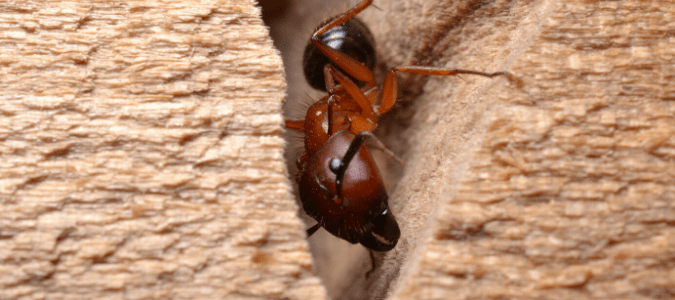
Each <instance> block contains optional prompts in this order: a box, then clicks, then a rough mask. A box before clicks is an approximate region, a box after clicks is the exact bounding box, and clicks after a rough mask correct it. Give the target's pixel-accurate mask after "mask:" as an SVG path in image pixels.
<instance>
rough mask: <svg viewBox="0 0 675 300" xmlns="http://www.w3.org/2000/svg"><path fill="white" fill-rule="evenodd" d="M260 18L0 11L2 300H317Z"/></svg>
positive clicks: (10, 7)
mask: <svg viewBox="0 0 675 300" xmlns="http://www.w3.org/2000/svg"><path fill="white" fill-rule="evenodd" d="M254 4H255V3H254V2H253V1H252V0H251V1H246V0H227V1H200V2H198V3H193V2H185V1H175V2H154V1H125V2H109V1H91V2H87V1H74V2H63V1H16V2H4V3H3V4H0V24H1V25H0V27H1V32H2V34H1V36H0V49H1V50H0V67H1V68H2V75H1V79H0V90H1V91H2V95H1V96H0V298H1V299H45V298H46V299H321V298H325V292H324V289H323V287H321V285H320V282H319V280H318V279H317V278H316V277H314V276H313V275H312V272H311V266H312V263H311V257H310V256H309V254H308V252H307V243H306V242H305V239H304V231H303V229H304V228H303V227H302V225H301V223H300V222H299V221H298V219H297V218H296V211H297V206H296V205H295V203H294V199H293V197H292V196H291V194H290V190H289V184H288V177H287V174H286V173H285V170H284V164H283V156H282V147H283V145H284V140H283V138H282V135H281V134H282V130H281V124H282V118H281V115H280V109H281V102H282V100H283V98H284V89H285V83H284V80H283V69H282V66H281V60H280V58H279V55H278V53H277V52H276V51H275V50H274V49H273V48H272V43H271V41H270V39H269V37H268V32H267V30H266V28H265V27H264V26H263V24H262V22H261V20H260V10H259V9H258V8H256V7H255V6H254Z"/></svg>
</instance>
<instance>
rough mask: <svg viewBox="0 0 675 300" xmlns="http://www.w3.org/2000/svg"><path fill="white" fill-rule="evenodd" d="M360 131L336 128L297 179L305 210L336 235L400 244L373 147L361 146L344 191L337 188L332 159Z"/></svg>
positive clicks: (379, 245)
mask: <svg viewBox="0 0 675 300" xmlns="http://www.w3.org/2000/svg"><path fill="white" fill-rule="evenodd" d="M355 136H356V135H354V134H353V133H351V132H349V131H340V132H337V133H336V134H334V135H333V136H331V137H330V139H328V141H326V143H325V144H324V145H323V147H321V148H320V149H319V150H318V151H316V153H314V155H313V156H312V157H311V158H310V160H309V162H308V163H307V164H306V166H305V169H304V170H302V175H301V177H300V180H299V182H298V183H299V189H300V199H301V200H302V204H303V208H304V209H305V212H307V214H308V215H310V216H312V217H313V218H314V219H316V220H317V221H318V222H319V223H320V224H322V226H323V227H324V228H325V229H326V230H327V231H328V232H330V233H332V234H333V235H335V236H338V237H340V238H343V239H345V240H347V241H349V242H351V243H357V242H360V243H361V244H363V245H364V246H366V247H368V248H370V249H373V250H376V251H388V250H391V249H392V248H393V247H394V246H396V243H397V241H398V238H399V236H400V230H399V228H398V224H397V223H396V220H395V219H394V217H393V214H392V213H391V211H390V210H389V205H388V203H387V200H388V198H389V197H388V196H387V192H386V190H385V189H384V183H383V181H382V176H381V175H380V172H379V170H378V168H377V165H376V164H375V162H374V160H373V157H372V155H371V154H370V151H369V150H368V148H366V147H360V145H359V146H358V151H357V152H356V155H354V157H353V158H352V159H351V160H350V161H349V162H348V166H347V168H346V171H345V173H344V179H343V183H342V189H341V193H338V191H337V184H336V179H337V177H336V175H335V172H334V171H332V170H331V166H330V164H331V161H333V160H334V159H342V158H343V157H344V156H345V153H347V150H348V148H350V145H351V144H352V142H353V141H354V137H355ZM338 194H341V195H342V197H339V196H338Z"/></svg>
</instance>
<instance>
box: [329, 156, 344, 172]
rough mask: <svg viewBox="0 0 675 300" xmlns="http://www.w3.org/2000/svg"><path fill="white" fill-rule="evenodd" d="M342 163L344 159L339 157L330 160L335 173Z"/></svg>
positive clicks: (331, 168)
mask: <svg viewBox="0 0 675 300" xmlns="http://www.w3.org/2000/svg"><path fill="white" fill-rule="evenodd" d="M340 165H342V160H340V159H339V158H333V159H332V160H331V161H330V166H329V167H330V170H331V171H333V173H337V171H338V170H339V169H340Z"/></svg>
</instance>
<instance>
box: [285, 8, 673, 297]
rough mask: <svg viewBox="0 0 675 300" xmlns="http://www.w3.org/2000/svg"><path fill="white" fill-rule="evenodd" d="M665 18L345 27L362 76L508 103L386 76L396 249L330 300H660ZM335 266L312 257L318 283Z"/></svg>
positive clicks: (453, 13) (438, 16)
mask: <svg viewBox="0 0 675 300" xmlns="http://www.w3.org/2000/svg"><path fill="white" fill-rule="evenodd" d="M353 2H356V1H352V3H353ZM674 4H675V3H674V2H673V1H636V0H633V1H629V0H626V1H605V2H600V1H598V2H594V1H553V0H550V1H488V2H485V1H450V0H438V1H428V0H406V1H377V0H375V5H377V6H378V7H379V8H380V9H381V10H378V9H373V8H371V9H368V10H367V11H366V12H364V14H363V15H362V16H361V18H362V20H364V21H365V22H366V23H367V24H369V26H370V28H371V29H372V30H373V32H374V34H375V36H376V41H377V49H378V55H379V58H380V61H381V62H382V65H380V66H379V69H378V72H380V73H381V72H382V71H383V70H387V69H388V68H390V67H393V66H396V65H400V64H422V65H434V66H446V67H462V68H470V69H476V70H481V71H498V70H508V71H510V72H512V73H514V74H516V75H517V76H518V77H519V78H521V79H522V82H523V85H522V86H518V85H516V84H513V83H509V82H508V81H507V80H505V79H494V80H488V79H483V78H476V77H469V76H465V77H464V79H466V82H465V81H462V80H461V79H451V78H428V79H426V78H418V77H408V76H401V78H400V82H401V83H404V82H405V83H407V86H405V87H403V88H402V89H403V99H402V101H403V102H406V103H405V104H404V105H403V106H401V107H399V108H398V110H397V111H396V112H394V113H393V114H391V115H389V116H387V118H386V119H385V120H383V121H382V123H381V126H382V128H381V131H380V132H379V134H380V137H382V138H383V139H385V140H386V142H385V143H386V144H387V145H388V146H389V147H390V148H393V150H394V151H395V152H396V153H398V154H400V155H402V156H403V158H404V159H405V160H406V164H405V167H404V168H403V169H402V170H396V169H393V170H392V169H390V170H389V171H388V173H394V174H395V173H397V172H401V174H402V175H401V178H400V181H399V182H398V184H397V185H396V186H395V187H394V188H393V189H390V195H391V200H390V201H391V203H392V206H393V210H394V212H395V213H396V215H397V219H399V222H400V224H401V226H402V237H401V240H400V242H399V245H398V246H397V248H396V250H395V251H391V252H389V253H387V254H386V255H385V256H384V258H383V262H382V264H381V268H380V269H379V270H378V271H376V273H374V274H373V275H372V277H371V278H369V279H366V280H364V277H363V274H364V272H365V271H366V270H367V267H368V264H367V263H366V262H367V259H368V258H367V255H365V256H361V257H362V258H363V259H362V260H361V261H360V262H353V263H352V265H353V267H351V268H352V273H347V272H344V273H343V274H344V275H343V276H334V277H333V280H335V281H338V282H337V283H332V284H333V285H334V286H340V285H342V290H340V291H337V292H335V293H334V294H335V295H338V296H339V295H342V296H341V297H342V298H345V299H349V298H361V297H363V298H380V297H384V296H386V295H390V296H393V297H392V298H394V299H474V298H480V299H617V298H630V299H642V298H644V299H650V298H662V299H668V298H672V297H673V295H675V290H674V289H673V287H675V267H674V266H673V263H672V262H673V253H675V252H673V249H675V227H673V224H675V171H674V170H675V162H674V159H675V138H673V133H675V119H674V117H673V116H674V115H675V104H674V102H673V100H675V90H674V89H673V88H672V86H673V85H672V81H673V78H672V75H671V74H674V73H675V66H674V65H673V63H672V60H673V57H675V56H674V54H675V50H674V49H675V45H674V44H675V39H673V37H672V33H673V32H675V15H674V14H675V11H673V10H672V8H673V7H675V5H674ZM310 5H311V4H306V6H305V7H307V6H310ZM333 12H335V9H334V10H333ZM316 14H324V15H330V14H331V13H322V12H316ZM317 24H318V23H317ZM317 24H313V25H311V26H310V29H308V31H311V28H312V27H314V26H316V25H317ZM294 34H297V32H296V33H294ZM306 36H308V34H306ZM306 36H305V37H302V39H305V40H306ZM299 40H300V38H299ZM301 43H303V44H304V43H305V42H301ZM300 54H301V53H296V54H295V55H300ZM296 60H297V59H296ZM287 71H288V69H287ZM293 76H297V75H293V74H290V75H289V77H291V78H292V77H293ZM290 84H291V89H292V88H293V83H290ZM298 93H300V92H298ZM418 94H419V97H410V96H409V95H418ZM299 97H302V95H300V96H299ZM292 100H293V99H289V101H292ZM300 101H306V100H300ZM296 111H297V110H296V109H292V110H291V113H290V114H291V117H296V116H297V112H296ZM390 167H391V166H390ZM310 242H312V240H311V239H310ZM326 243H332V241H329V242H326ZM333 249H337V247H333ZM339 251H342V249H341V248H340V250H339ZM340 255H341V254H340V253H338V251H332V252H331V251H330V249H329V250H324V251H319V252H316V251H315V258H316V259H318V260H320V261H318V262H317V266H321V264H323V263H329V264H333V265H338V264H339V263H340V262H342V263H343V265H342V267H341V268H342V269H343V270H349V269H350V268H349V267H346V266H344V264H349V263H350V262H351V260H350V259H352V260H353V258H354V255H353V254H347V255H345V256H340ZM336 257H338V258H336ZM341 257H342V258H344V259H341ZM324 261H327V262H324ZM354 269H356V271H354ZM337 275H341V274H337ZM335 278H337V279H335ZM324 280H326V278H324ZM364 281H365V282H364ZM345 282H347V284H346V283H345ZM355 289H356V290H355ZM329 290H330V289H329Z"/></svg>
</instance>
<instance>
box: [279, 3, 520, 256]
mask: <svg viewBox="0 0 675 300" xmlns="http://www.w3.org/2000/svg"><path fill="white" fill-rule="evenodd" d="M372 2H373V1H372V0H364V1H363V2H361V3H360V4H358V5H356V6H354V7H352V8H351V9H349V10H347V11H346V12H344V13H342V14H340V15H338V16H336V17H334V18H332V19H330V20H328V21H327V22H326V23H324V24H323V25H321V26H319V28H318V29H316V31H315V32H314V33H313V34H312V36H311V39H310V44H308V45H307V48H306V49H305V52H304V57H303V69H304V73H305V78H306V79H307V81H308V82H309V83H310V85H312V86H313V87H314V88H317V89H321V90H323V91H326V92H328V95H326V96H325V97H323V98H322V99H321V100H319V101H318V102H316V103H314V104H313V105H312V106H311V107H310V108H309V109H308V110H307V114H306V116H305V119H304V120H287V121H286V127H288V128H289V129H293V130H297V131H300V132H304V134H305V154H304V155H302V156H301V157H300V158H298V161H297V164H298V170H299V173H298V174H297V177H296V180H297V182H298V188H299V190H300V199H301V202H302V206H303V208H304V210H305V212H306V213H307V214H308V215H310V216H312V217H313V218H314V219H315V220H316V221H317V224H316V225H314V226H312V227H311V228H309V229H307V236H308V237H309V236H311V235H312V234H314V233H315V232H316V231H317V230H318V229H319V228H320V227H323V228H324V229H325V230H326V231H328V232H330V233H331V234H333V235H335V236H337V237H339V238H342V239H344V240H347V241H349V242H350V243H352V244H356V243H361V244H362V245H363V246H365V247H366V248H369V249H371V250H374V251H378V252H384V251H389V250H391V249H393V248H394V247H395V246H396V244H397V242H398V239H399V237H400V235H401V231H400V229H399V226H398V223H397V222H396V219H395V218H394V215H393V214H392V212H391V210H390V209H389V204H388V202H387V200H388V198H389V196H388V195H387V192H386V190H385V188H384V182H383V180H382V176H381V175H380V172H379V170H378V168H377V165H376V164H375V162H374V159H373V157H372V155H371V154H370V152H369V150H368V148H366V147H362V146H363V145H364V143H365V142H367V141H370V142H371V143H372V144H374V146H376V147H377V148H379V149H380V150H381V151H383V152H384V153H386V154H387V155H388V156H389V157H390V158H392V159H395V160H397V161H398V162H399V163H401V164H402V163H403V162H402V161H399V160H398V159H396V158H395V157H394V154H393V153H392V152H391V151H389V150H388V149H387V148H385V147H384V145H383V144H382V143H381V142H380V141H379V140H378V139H377V138H376V137H375V136H374V135H373V134H372V131H373V130H375V128H376V127H377V118H378V117H379V116H380V115H382V114H384V113H386V112H387V111H389V110H390V109H391V107H392V106H393V105H394V103H395V102H396V96H397V89H398V86H397V85H398V83H397V77H396V73H397V72H406V73H412V74H421V75H441V76H453V75H455V76H456V75H459V74H469V75H478V76H484V77H489V78H492V77H495V76H500V75H501V76H506V77H507V78H509V80H511V79H513V78H512V75H511V74H509V73H507V72H496V73H485V72H479V71H472V70H461V69H444V68H434V67H424V66H399V67H395V68H393V69H391V70H390V71H389V72H388V73H387V74H386V76H385V79H384V84H383V87H382V89H381V90H379V89H378V88H377V84H376V83H375V79H374V76H373V72H372V70H373V68H374V65H375V49H374V39H373V36H372V34H371V32H370V30H369V29H368V27H367V26H366V25H365V24H364V23H362V22H361V21H359V20H358V19H356V18H354V17H355V16H356V15H357V14H359V13H360V12H361V11H363V10H364V9H366V8H367V7H368V6H370V5H371V4H372ZM343 72H344V73H343ZM345 73H346V74H345ZM336 81H337V82H336ZM338 83H339V85H338ZM378 96H379V97H378ZM378 98H379V105H377V103H378Z"/></svg>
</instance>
